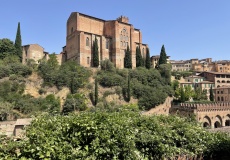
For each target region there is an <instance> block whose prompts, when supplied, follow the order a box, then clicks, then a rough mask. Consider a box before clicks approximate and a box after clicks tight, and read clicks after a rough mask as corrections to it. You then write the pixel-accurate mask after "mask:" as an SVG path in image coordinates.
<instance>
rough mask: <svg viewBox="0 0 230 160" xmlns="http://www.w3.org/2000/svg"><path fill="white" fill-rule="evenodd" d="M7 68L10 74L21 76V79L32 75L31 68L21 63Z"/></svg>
mask: <svg viewBox="0 0 230 160" xmlns="http://www.w3.org/2000/svg"><path fill="white" fill-rule="evenodd" d="M9 68H10V73H11V74H16V75H21V76H23V77H26V76H28V75H31V74H32V70H31V68H30V67H28V66H26V65H23V64H21V63H13V64H10V65H9Z"/></svg>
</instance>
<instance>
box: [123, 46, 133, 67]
mask: <svg viewBox="0 0 230 160" xmlns="http://www.w3.org/2000/svg"><path fill="white" fill-rule="evenodd" d="M124 68H132V57H131V51H130V49H129V46H127V49H126V50H125V58H124Z"/></svg>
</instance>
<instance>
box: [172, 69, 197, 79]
mask: <svg viewBox="0 0 230 160" xmlns="http://www.w3.org/2000/svg"><path fill="white" fill-rule="evenodd" d="M192 74H193V72H190V71H181V72H178V71H172V76H175V79H177V80H180V79H181V77H183V78H185V77H189V76H191V75H192Z"/></svg>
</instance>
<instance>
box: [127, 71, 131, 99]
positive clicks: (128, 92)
mask: <svg viewBox="0 0 230 160" xmlns="http://www.w3.org/2000/svg"><path fill="white" fill-rule="evenodd" d="M130 98H131V93H130V76H129V75H128V89H127V101H128V102H129V101H130Z"/></svg>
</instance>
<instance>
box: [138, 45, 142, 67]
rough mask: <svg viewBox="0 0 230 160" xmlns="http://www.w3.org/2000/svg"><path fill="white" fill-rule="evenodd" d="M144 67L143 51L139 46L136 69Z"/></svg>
mask: <svg viewBox="0 0 230 160" xmlns="http://www.w3.org/2000/svg"><path fill="white" fill-rule="evenodd" d="M141 66H143V58H142V56H141V49H140V47H139V46H137V47H136V67H141Z"/></svg>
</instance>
